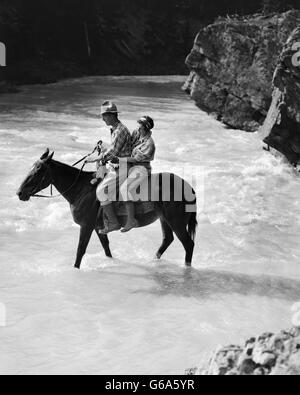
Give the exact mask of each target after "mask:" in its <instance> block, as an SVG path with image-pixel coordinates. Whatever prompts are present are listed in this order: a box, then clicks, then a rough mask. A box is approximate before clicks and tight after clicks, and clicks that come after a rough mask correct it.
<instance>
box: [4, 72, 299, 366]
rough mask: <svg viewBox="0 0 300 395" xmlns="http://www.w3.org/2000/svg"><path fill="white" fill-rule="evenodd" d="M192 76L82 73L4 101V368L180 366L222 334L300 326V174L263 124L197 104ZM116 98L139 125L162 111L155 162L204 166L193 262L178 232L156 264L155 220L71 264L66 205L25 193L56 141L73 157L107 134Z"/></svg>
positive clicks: (72, 233)
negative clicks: (299, 314)
mask: <svg viewBox="0 0 300 395" xmlns="http://www.w3.org/2000/svg"><path fill="white" fill-rule="evenodd" d="M182 82H183V78H182V77H180V78H179V77H176V78H175V77H172V78H171V77H163V78H135V77H130V78H124V77H119V78H110V77H105V78H86V79H79V80H70V81H64V82H61V83H58V84H54V85H48V86H34V87H31V86H28V87H24V88H23V89H22V92H21V93H19V94H10V95H2V96H1V97H0V122H1V123H0V177H1V178H0V179H1V195H0V221H1V227H0V240H1V251H0V269H1V276H0V372H1V373H8V374H11V373H14V374H15V373H17V374H37V373H46V374H49V373H51V374H52V373H53V374H78V373H81V374H88V373H92V374H93V373H96V374H97V373H99V374H108V373H111V374H181V373H183V372H184V370H185V369H186V368H188V367H193V366H197V365H199V364H201V363H202V361H203V360H204V359H205V358H207V357H208V355H209V354H210V352H211V351H212V350H213V349H214V348H215V347H216V346H218V345H219V344H232V343H239V342H243V341H244V340H246V338H247V337H249V336H253V335H256V334H260V333H261V332H263V331H277V330H280V329H282V328H285V327H289V326H291V320H292V313H291V306H292V305H293V304H294V303H295V302H298V301H300V264H299V259H300V244H299V235H298V232H299V229H300V201H299V184H298V183H299V177H298V176H297V174H296V173H295V172H294V171H293V170H292V169H291V168H290V167H289V166H288V165H287V164H286V163H285V162H284V161H283V160H282V159H281V158H275V157H273V156H271V155H270V154H268V153H266V152H264V151H262V144H261V140H260V138H259V135H258V134H246V133H244V132H240V131H232V130H228V129H226V128H224V127H223V126H222V125H220V124H219V123H217V122H216V121H215V120H214V119H212V118H211V117H209V116H207V115H206V114H204V113H202V112H201V111H199V110H198V109H197V108H196V107H195V106H194V104H193V103H192V101H190V99H189V98H188V97H186V96H185V95H184V94H183V93H182V92H181V91H180V86H181V84H182ZM107 98H111V99H113V100H115V101H116V102H117V103H118V105H119V107H120V109H121V111H122V114H121V118H122V120H123V122H124V123H125V124H127V125H128V126H129V127H130V128H131V130H133V129H134V127H135V125H136V123H135V120H136V119H137V118H138V117H140V116H141V115H144V114H149V115H152V116H153V118H154V119H155V121H156V129H155V132H154V136H155V139H156V142H157V147H158V149H157V158H156V162H155V165H154V168H155V170H157V171H160V170H172V171H176V172H177V173H184V172H186V169H194V172H196V174H197V175H198V179H196V180H195V181H196V182H197V188H198V191H200V192H199V193H200V196H199V229H198V235H197V240H196V250H195V258H194V267H193V269H192V270H189V269H185V267H184V265H183V262H184V252H183V249H182V246H181V245H180V243H179V242H178V241H176V242H175V243H174V244H173V246H171V247H170V249H169V250H168V252H167V253H166V255H165V256H164V259H163V260H162V261H161V262H157V261H155V260H153V256H154V254H155V252H156V250H157V248H158V247H159V245H160V242H161V232H160V225H159V223H156V224H154V225H152V226H150V227H148V228H145V229H142V230H134V231H132V232H131V233H130V234H128V235H121V234H113V235H112V236H111V237H110V239H111V246H112V251H113V255H114V260H109V259H107V258H106V257H105V255H104V253H103V251H102V249H101V247H100V245H99V242H98V239H97V237H96V236H93V239H92V241H91V244H90V247H89V250H88V254H87V256H86V258H85V260H84V263H83V267H82V271H75V270H74V269H73V268H72V266H73V263H74V257H75V251H76V247H77V239H78V227H77V226H76V225H74V224H73V222H72V219H71V215H70V212H69V207H68V204H67V203H66V202H65V201H64V200H63V199H62V198H58V199H56V200H50V201H49V200H43V199H41V200H38V199H33V200H31V201H30V202H29V203H22V202H20V201H18V199H17V197H16V196H15V192H16V190H17V188H18V187H19V185H20V183H21V182H22V180H23V179H24V177H25V176H26V174H27V172H28V170H29V169H30V167H31V165H32V164H33V162H34V161H35V160H36V159H37V158H38V157H39V156H41V154H42V153H43V152H44V150H45V148H46V147H49V148H51V149H53V150H55V158H56V159H57V160H60V161H64V162H67V163H69V164H71V163H73V162H75V161H76V160H77V159H79V158H80V157H81V156H83V155H84V154H86V153H87V152H89V151H91V150H92V148H93V146H94V144H95V143H96V142H97V141H98V140H99V139H100V138H104V139H106V140H108V139H109V132H108V130H107V128H106V127H104V125H103V124H102V123H101V121H100V120H99V119H98V118H97V114H98V112H99V106H100V104H101V102H102V101H103V100H104V99H107ZM195 169H196V170H195ZM91 170H92V168H91ZM187 172H190V170H187ZM5 313H6V314H5Z"/></svg>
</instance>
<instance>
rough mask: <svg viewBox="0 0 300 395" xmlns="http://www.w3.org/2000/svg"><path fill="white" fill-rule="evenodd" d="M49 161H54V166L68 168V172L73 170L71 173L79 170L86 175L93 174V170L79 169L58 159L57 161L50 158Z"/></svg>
mask: <svg viewBox="0 0 300 395" xmlns="http://www.w3.org/2000/svg"><path fill="white" fill-rule="evenodd" d="M51 162H52V163H54V164H55V165H56V166H58V167H61V168H64V169H68V170H69V171H70V172H73V173H79V172H80V171H81V172H82V174H84V175H88V176H93V175H94V174H95V172H94V171H85V170H81V169H80V168H78V167H74V166H72V165H68V164H67V163H63V162H60V161H57V160H54V159H52V160H51Z"/></svg>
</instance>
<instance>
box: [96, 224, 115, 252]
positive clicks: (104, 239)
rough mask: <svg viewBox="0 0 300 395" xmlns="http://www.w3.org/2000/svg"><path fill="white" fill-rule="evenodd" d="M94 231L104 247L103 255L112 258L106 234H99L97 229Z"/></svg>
mask: <svg viewBox="0 0 300 395" xmlns="http://www.w3.org/2000/svg"><path fill="white" fill-rule="evenodd" d="M95 232H96V233H97V236H98V237H99V240H100V242H101V244H102V247H103V249H104V252H105V255H106V256H107V257H108V258H112V254H111V251H110V247H109V240H108V237H107V235H101V234H99V233H98V232H97V230H95Z"/></svg>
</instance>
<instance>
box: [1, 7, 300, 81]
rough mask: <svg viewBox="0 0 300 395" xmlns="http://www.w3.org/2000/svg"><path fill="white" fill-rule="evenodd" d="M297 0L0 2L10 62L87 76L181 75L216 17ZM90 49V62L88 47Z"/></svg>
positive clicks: (245, 12) (274, 8) (268, 9)
mask: <svg viewBox="0 0 300 395" xmlns="http://www.w3.org/2000/svg"><path fill="white" fill-rule="evenodd" d="M298 3H300V2H299V0H252V1H251V2H246V1H245V0H1V3H0V41H2V42H5V43H6V45H7V47H8V49H9V54H8V58H9V64H10V65H18V64H20V62H21V63H22V62H23V63H24V62H27V63H28V62H34V63H36V62H41V63H42V64H44V65H45V64H50V63H53V62H58V63H61V64H62V63H63V62H69V63H70V62H71V63H72V64H76V65H80V67H81V66H82V67H83V68H84V69H85V70H88V71H89V72H92V73H109V74H110V73H148V72H149V73H162V72H164V70H165V72H181V71H184V66H183V65H184V58H185V56H186V55H187V53H188V52H189V49H190V47H191V46H192V43H193V40H194V37H195V35H196V33H197V31H198V30H199V29H200V28H201V26H203V25H204V24H207V23H210V22H212V21H213V20H214V19H215V18H216V17H218V16H220V15H232V14H242V15H244V14H249V13H254V12H258V11H262V10H264V12H272V11H278V10H284V9H288V8H289V7H291V6H298V7H299V6H300V4H298ZM88 43H89V46H90V48H91V58H89V51H88V50H87V45H88Z"/></svg>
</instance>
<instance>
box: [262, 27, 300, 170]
mask: <svg viewBox="0 0 300 395" xmlns="http://www.w3.org/2000/svg"><path fill="white" fill-rule="evenodd" d="M299 50H300V25H299V27H297V28H296V29H295V30H294V32H293V33H292V34H291V36H290V37H289V39H288V41H287V43H286V44H285V45H284V47H283V50H282V53H281V55H280V58H279V62H278V64H277V67H276V70H275V73H274V79H273V86H274V91H273V96H272V98H273V99H272V104H271V107H270V109H269V112H268V115H267V118H266V120H265V122H264V125H263V127H262V129H261V131H262V136H263V138H264V142H265V143H266V144H267V145H268V146H269V147H272V148H274V149H276V150H277V151H279V152H281V153H282V154H284V155H285V156H286V158H287V159H288V160H289V161H290V163H292V164H294V165H297V164H298V163H299V160H300V52H299Z"/></svg>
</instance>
